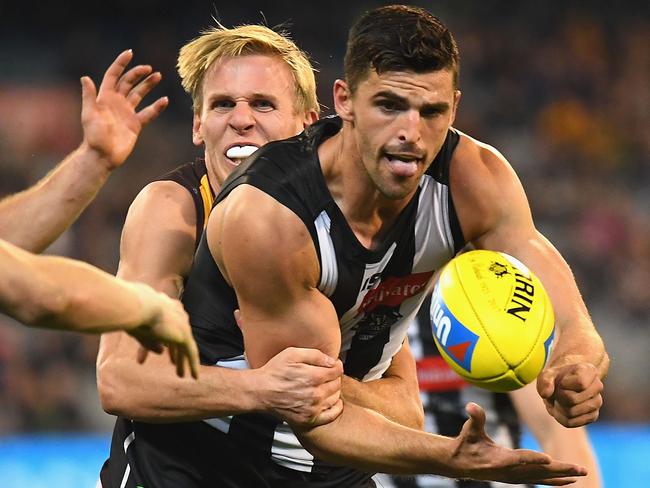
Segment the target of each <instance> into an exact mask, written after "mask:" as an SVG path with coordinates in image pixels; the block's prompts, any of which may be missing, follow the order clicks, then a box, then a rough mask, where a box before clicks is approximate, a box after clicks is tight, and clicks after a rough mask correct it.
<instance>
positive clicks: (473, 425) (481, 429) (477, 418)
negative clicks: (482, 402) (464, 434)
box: [463, 402, 485, 438]
mask: <svg viewBox="0 0 650 488" xmlns="http://www.w3.org/2000/svg"><path fill="white" fill-rule="evenodd" d="M465 411H466V412H467V414H468V415H469V420H468V421H467V422H465V426H467V428H468V434H469V436H470V437H473V438H474V437H482V436H485V410H483V409H482V408H481V407H480V406H479V405H477V404H476V403H473V402H470V403H468V404H467V405H465ZM465 426H463V430H464V429H465Z"/></svg>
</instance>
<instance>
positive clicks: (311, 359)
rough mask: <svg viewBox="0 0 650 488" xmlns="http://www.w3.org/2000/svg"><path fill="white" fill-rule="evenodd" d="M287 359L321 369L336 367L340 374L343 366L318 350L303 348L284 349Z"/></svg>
mask: <svg viewBox="0 0 650 488" xmlns="http://www.w3.org/2000/svg"><path fill="white" fill-rule="evenodd" d="M285 351H287V354H288V355H289V357H290V358H291V359H292V360H293V361H295V362H297V363H305V364H310V365H312V366H321V367H323V368H331V367H333V366H336V367H337V369H338V367H339V366H340V367H341V373H342V372H343V371H342V367H343V365H342V364H341V361H339V360H337V359H336V358H333V357H331V356H328V355H327V354H325V353H324V352H322V351H320V350H319V349H308V348H304V347H289V348H287V349H285Z"/></svg>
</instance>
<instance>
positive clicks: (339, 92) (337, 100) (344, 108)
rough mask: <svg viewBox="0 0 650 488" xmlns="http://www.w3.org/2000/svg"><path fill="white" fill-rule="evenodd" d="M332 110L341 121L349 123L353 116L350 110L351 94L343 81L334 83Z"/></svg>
mask: <svg viewBox="0 0 650 488" xmlns="http://www.w3.org/2000/svg"><path fill="white" fill-rule="evenodd" d="M333 92H334V109H335V110H336V113H337V114H338V115H339V117H341V118H342V119H343V120H345V121H348V122H351V121H352V118H353V116H354V111H353V110H352V93H351V92H350V87H349V85H348V83H347V82H346V81H344V80H336V81H335V82H334V88H333Z"/></svg>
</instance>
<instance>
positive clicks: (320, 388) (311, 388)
mask: <svg viewBox="0 0 650 488" xmlns="http://www.w3.org/2000/svg"><path fill="white" fill-rule="evenodd" d="M258 371H259V372H260V373H261V374H262V378H261V380H260V385H261V388H262V390H261V392H262V394H263V403H264V404H266V409H267V411H269V412H270V413H272V414H274V415H277V416H279V417H281V418H283V419H285V420H286V421H287V422H289V423H291V424H292V425H297V426H301V427H315V426H317V425H323V424H327V423H329V422H331V421H332V420H334V419H335V418H336V417H338V416H339V415H340V414H341V412H342V411H343V401H342V400H341V376H342V375H343V364H342V363H341V361H339V360H338V359H336V360H335V359H333V358H331V357H329V356H328V355H326V354H324V353H322V352H321V351H319V350H318V349H303V348H297V347H289V348H287V349H285V350H284V351H281V352H279V353H278V354H277V355H275V356H274V357H272V358H271V359H270V360H269V362H268V363H266V364H265V365H264V366H262V367H261V368H259V370H258Z"/></svg>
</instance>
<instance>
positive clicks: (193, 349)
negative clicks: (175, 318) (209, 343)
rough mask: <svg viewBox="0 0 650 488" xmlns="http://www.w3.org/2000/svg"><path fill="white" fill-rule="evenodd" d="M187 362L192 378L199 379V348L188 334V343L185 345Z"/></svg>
mask: <svg viewBox="0 0 650 488" xmlns="http://www.w3.org/2000/svg"><path fill="white" fill-rule="evenodd" d="M187 362H188V364H189V367H190V373H191V375H192V378H194V379H195V380H198V379H199V366H200V361H199V348H198V346H197V345H196V342H195V341H194V338H193V337H192V336H191V334H190V338H189V341H188V343H187Z"/></svg>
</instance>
